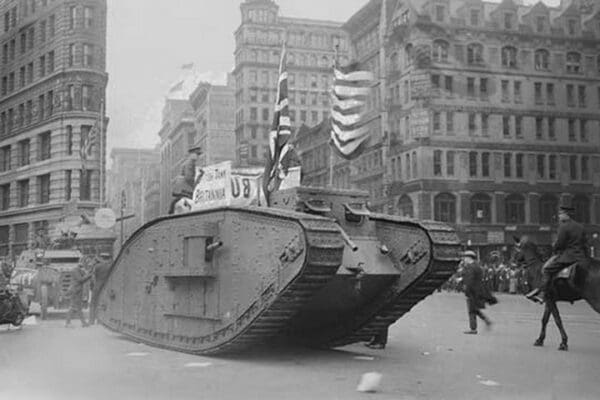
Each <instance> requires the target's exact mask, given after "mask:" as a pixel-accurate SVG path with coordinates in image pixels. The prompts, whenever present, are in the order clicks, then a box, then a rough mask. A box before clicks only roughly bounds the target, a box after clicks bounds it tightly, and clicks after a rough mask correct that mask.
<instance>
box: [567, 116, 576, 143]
mask: <svg viewBox="0 0 600 400" xmlns="http://www.w3.org/2000/svg"><path fill="white" fill-rule="evenodd" d="M568 125H569V142H575V141H577V136H576V135H575V120H574V119H572V118H570V119H569V121H568Z"/></svg>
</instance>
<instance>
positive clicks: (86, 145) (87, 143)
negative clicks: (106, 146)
mask: <svg viewBox="0 0 600 400" xmlns="http://www.w3.org/2000/svg"><path fill="white" fill-rule="evenodd" d="M99 135H100V120H97V121H96V123H95V124H94V126H92V128H91V129H90V130H89V132H88V134H87V135H86V136H84V137H83V138H82V141H81V148H80V149H79V154H80V155H81V161H85V160H87V159H88V158H89V157H91V156H92V151H93V149H94V146H95V145H96V143H97V142H98V137H99Z"/></svg>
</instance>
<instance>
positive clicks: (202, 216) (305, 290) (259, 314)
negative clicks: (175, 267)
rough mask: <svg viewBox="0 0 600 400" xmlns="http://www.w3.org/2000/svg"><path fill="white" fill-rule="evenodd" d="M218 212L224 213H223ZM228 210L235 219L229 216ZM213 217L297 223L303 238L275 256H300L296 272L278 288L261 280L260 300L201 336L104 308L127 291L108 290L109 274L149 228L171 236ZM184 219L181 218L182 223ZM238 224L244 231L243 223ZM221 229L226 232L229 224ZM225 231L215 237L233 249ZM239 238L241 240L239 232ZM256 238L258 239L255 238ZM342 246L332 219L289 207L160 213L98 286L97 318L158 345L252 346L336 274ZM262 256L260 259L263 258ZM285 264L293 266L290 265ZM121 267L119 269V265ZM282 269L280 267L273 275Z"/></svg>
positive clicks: (215, 349)
mask: <svg viewBox="0 0 600 400" xmlns="http://www.w3.org/2000/svg"><path fill="white" fill-rule="evenodd" d="M221 214H223V215H224V216H221ZM232 214H233V218H230V217H231V216H232ZM211 216H213V217H214V216H217V217H216V220H220V221H226V222H225V223H224V224H225V225H231V224H235V222H236V221H233V222H232V220H235V218H236V217H240V218H241V219H242V221H238V222H241V223H240V224H239V225H238V228H239V227H242V226H248V225H249V224H248V223H247V222H248V221H250V220H251V221H252V222H254V223H255V225H258V224H262V225H264V226H262V228H264V227H266V226H268V225H269V223H270V222H274V223H281V222H282V221H286V223H287V224H288V225H289V224H291V225H292V226H293V227H294V228H295V232H293V233H292V236H293V235H295V234H298V233H301V236H303V238H301V239H300V241H299V243H297V244H296V249H292V250H291V253H290V251H289V249H288V247H289V246H286V248H285V249H284V251H283V252H282V253H281V254H280V255H279V260H283V261H285V258H286V257H289V258H290V259H295V258H297V259H298V260H296V263H298V262H299V263H300V265H299V268H297V270H296V271H295V272H294V276H293V277H292V278H290V279H289V281H287V284H286V285H285V286H281V287H278V286H277V280H282V278H281V276H270V277H268V279H271V280H272V281H274V282H273V283H272V284H270V285H265V286H267V288H266V289H264V290H263V289H262V288H261V291H260V292H259V296H257V297H258V299H256V300H255V301H254V302H248V303H249V304H244V305H243V307H246V309H245V311H243V312H242V311H240V312H239V313H238V314H239V315H238V316H237V317H238V318H237V320H235V321H234V322H232V323H231V324H230V325H229V326H223V327H221V328H220V329H218V330H213V331H212V332H210V333H209V334H207V335H206V334H205V335H204V336H200V335H199V334H198V333H197V332H196V333H194V332H193V330H192V332H190V329H182V327H181V326H180V327H178V326H177V325H174V326H173V325H171V326H170V329H169V327H166V328H165V327H164V326H163V328H162V329H149V328H148V327H147V326H146V327H142V326H141V325H143V323H140V321H137V320H135V318H132V319H130V320H127V315H124V314H127V313H126V312H124V311H122V310H111V309H110V307H108V309H107V303H110V302H111V299H112V300H114V298H115V297H117V296H118V295H119V294H122V295H123V296H125V294H124V293H115V290H116V291H117V292H118V286H117V287H115V286H114V285H113V286H112V287H113V288H112V289H111V284H114V283H115V282H111V281H110V278H113V279H115V275H118V274H116V273H114V272H115V271H114V270H115V269H119V265H121V267H122V266H123V264H124V263H127V261H132V260H131V259H129V260H128V256H130V255H131V254H135V252H136V250H137V251H139V249H136V242H137V241H140V240H143V239H144V238H145V237H146V236H148V235H149V234H150V235H151V234H152V231H153V230H154V231H156V230H158V231H161V230H163V231H165V232H167V233H169V232H170V236H173V232H172V230H173V229H175V227H174V226H173V225H186V224H187V225H190V226H193V227H194V229H195V230H197V227H198V226H201V223H202V222H205V221H206V219H210V217H211ZM244 217H247V219H244ZM213 220H215V218H213ZM184 221H185V223H183V222H184ZM178 222H179V223H178ZM270 228H272V227H270ZM239 229H242V230H243V229H244V228H239ZM239 229H238V230H239ZM272 229H274V228H272ZM170 230H171V231H170ZM224 230H225V231H227V230H228V229H224ZM229 231H230V232H229V234H227V233H224V232H222V235H224V236H225V237H223V236H219V238H220V239H222V240H223V241H227V240H229V241H230V243H226V244H225V245H224V246H230V248H231V247H233V248H236V247H237V246H232V244H233V243H231V242H234V241H235V237H233V236H232V235H231V231H232V230H231V229H229ZM233 231H236V229H233ZM163 233H164V232H163ZM238 234H239V231H238ZM227 236H228V237H227ZM288 236H289V235H288ZM165 237H166V236H165ZM237 239H238V240H239V236H238V237H237ZM244 239H245V240H243V243H248V242H251V241H252V238H250V237H245V238H244ZM254 239H255V240H257V238H254ZM263 239H264V238H263ZM152 243H154V245H157V240H154V241H152ZM146 244H147V243H143V245H146ZM158 245H159V246H160V241H158ZM267 245H268V243H267ZM142 247H143V246H142ZM303 247H304V249H303ZM167 248H168V249H170V251H171V253H172V250H173V246H172V244H171V245H170V248H169V244H167ZM343 248H344V242H343V238H342V236H341V233H340V230H339V228H338V226H337V225H336V224H335V222H334V221H332V220H330V219H327V218H323V217H319V216H315V215H310V214H301V213H295V212H290V211H288V210H276V209H265V208H254V207H246V208H243V209H242V208H240V209H237V208H233V207H227V208H222V209H216V210H210V211H200V212H193V213H189V214H185V215H177V216H170V217H163V218H159V219H157V220H155V221H152V222H150V223H149V224H147V225H145V226H143V227H142V228H140V229H139V230H138V231H137V232H136V233H134V234H133V235H132V237H131V238H130V239H129V240H128V241H127V242H126V243H125V245H124V246H123V249H122V250H121V252H120V254H119V257H118V258H117V260H116V261H115V263H114V264H113V266H112V269H111V273H110V278H109V279H108V280H107V282H106V283H105V284H104V286H103V288H102V294H101V304H100V309H99V320H100V322H101V323H102V324H103V325H104V326H105V327H107V328H108V329H110V330H112V331H114V332H117V333H120V334H122V335H124V336H126V337H129V338H131V339H133V340H136V341H139V342H143V343H146V344H149V345H152V346H155V347H159V348H165V349H170V350H176V351H181V352H186V353H192V354H203V355H207V354H216V353H219V354H223V353H232V352H238V351H241V350H244V349H247V348H249V347H252V346H253V345H255V344H259V343H261V342H264V341H265V340H266V339H268V338H270V337H272V336H274V335H277V334H278V333H280V332H281V331H282V330H284V328H285V327H286V325H287V324H288V322H289V320H290V319H291V318H292V317H293V316H294V315H295V314H296V312H297V310H298V309H301V308H302V307H303V306H304V304H305V303H307V302H308V301H309V300H310V299H311V298H312V297H313V296H314V294H315V293H316V292H318V291H320V290H321V289H322V288H323V287H324V286H325V285H326V284H327V283H328V282H329V281H330V280H331V278H332V277H333V276H334V275H335V274H336V272H337V270H338V269H339V266H340V264H341V262H342V257H343ZM152 250H153V253H160V251H159V249H158V248H157V249H152ZM271 250H272V251H280V249H279V248H277V246H276V245H274V248H272V249H271ZM286 251H287V253H286ZM254 253H256V251H254ZM298 253H300V254H298ZM264 258H265V259H266V258H267V257H266V255H265V257H264ZM261 261H264V260H262V259H261ZM137 264H141V260H138V262H137ZM282 265H283V267H285V263H282ZM287 267H288V268H291V267H289V265H288V266H287ZM292 267H293V266H292ZM120 269H121V270H122V269H123V268H120ZM146 269H152V268H151V267H150V268H146ZM280 273H281V272H279V273H278V274H277V275H279V274H280ZM150 275H152V273H150ZM130 276H135V277H137V278H138V279H135V278H134V279H132V280H133V281H134V282H133V283H134V285H135V284H137V285H140V284H141V283H142V282H140V279H139V275H131V274H130ZM217 279H220V278H217ZM150 280H152V279H150ZM124 290H125V288H124ZM135 290H138V288H136V287H133V288H132V291H135ZM239 290H240V288H239V287H238V288H236V287H234V288H233V290H231V291H232V292H235V291H239ZM143 294H144V293H142V294H141V295H138V294H136V295H134V296H130V297H132V298H135V297H136V296H137V297H140V296H142V295H143ZM255 297H256V296H255ZM133 301H137V300H133ZM149 301H152V300H149ZM126 302H127V301H126ZM194 305H195V306H196V307H197V308H201V307H202V305H201V304H194ZM155 308H156V307H155ZM155 308H154V314H155V315H156V314H158V313H157V312H156V310H155ZM128 315H129V316H134V315H138V313H129V314H128ZM240 321H242V322H240ZM146 325H148V324H146ZM150 325H151V324H150ZM239 325H242V328H240V329H238V326H239ZM234 329H235V330H237V332H235V334H231V332H232V331H233V330H234ZM184 330H185V331H187V333H183V331H184ZM227 334H229V336H230V338H229V339H228V340H223V336H226V335H227Z"/></svg>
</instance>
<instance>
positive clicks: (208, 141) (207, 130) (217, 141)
mask: <svg viewBox="0 0 600 400" xmlns="http://www.w3.org/2000/svg"><path fill="white" fill-rule="evenodd" d="M190 103H191V105H192V108H193V112H194V120H195V129H196V138H197V145H198V146H200V149H201V151H202V152H201V154H200V155H199V156H198V160H197V165H198V166H206V165H211V164H216V163H219V162H222V161H228V160H232V161H233V160H235V134H234V130H235V124H234V119H233V115H234V114H235V87H234V82H233V81H232V79H228V82H227V85H226V86H224V85H213V84H210V83H208V82H201V83H200V84H199V85H198V87H197V88H196V90H194V92H193V93H192V94H191V95H190Z"/></svg>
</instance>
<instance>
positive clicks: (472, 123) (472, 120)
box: [469, 113, 477, 136]
mask: <svg viewBox="0 0 600 400" xmlns="http://www.w3.org/2000/svg"><path fill="white" fill-rule="evenodd" d="M476 117H477V116H476V114H473V113H470V114H469V136H475V135H476V133H477V132H476V131H477V122H476Z"/></svg>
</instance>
